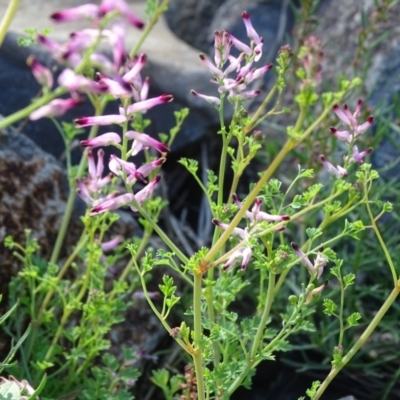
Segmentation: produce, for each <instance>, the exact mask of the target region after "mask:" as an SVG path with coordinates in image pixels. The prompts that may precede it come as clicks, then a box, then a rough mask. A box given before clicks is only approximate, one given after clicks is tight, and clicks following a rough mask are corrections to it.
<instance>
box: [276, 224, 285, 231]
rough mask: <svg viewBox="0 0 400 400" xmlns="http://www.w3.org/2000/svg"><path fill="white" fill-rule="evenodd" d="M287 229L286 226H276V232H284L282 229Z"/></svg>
mask: <svg viewBox="0 0 400 400" xmlns="http://www.w3.org/2000/svg"><path fill="white" fill-rule="evenodd" d="M285 229H286V227H285V226H283V225H282V226H278V227H277V228H275V232H282V231H284V230H285Z"/></svg>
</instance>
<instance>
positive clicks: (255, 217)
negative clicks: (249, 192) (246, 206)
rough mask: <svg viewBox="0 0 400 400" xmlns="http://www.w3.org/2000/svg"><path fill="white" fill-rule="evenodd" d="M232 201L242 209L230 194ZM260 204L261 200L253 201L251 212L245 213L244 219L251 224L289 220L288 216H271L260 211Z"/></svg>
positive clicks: (236, 199)
mask: <svg viewBox="0 0 400 400" xmlns="http://www.w3.org/2000/svg"><path fill="white" fill-rule="evenodd" d="M232 199H233V201H234V203H235V204H236V205H237V206H238V207H239V208H242V207H243V204H242V203H241V201H240V200H239V199H238V197H237V195H236V194H235V193H233V194H232ZM262 204H263V200H262V199H261V198H257V199H255V201H254V206H253V208H252V209H251V211H246V213H245V214H244V215H245V217H246V218H248V219H249V221H250V222H252V223H253V222H255V221H267V222H282V221H289V220H290V217H289V215H271V214H268V213H266V212H264V211H260V209H261V205H262Z"/></svg>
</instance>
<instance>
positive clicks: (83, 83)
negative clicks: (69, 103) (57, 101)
mask: <svg viewBox="0 0 400 400" xmlns="http://www.w3.org/2000/svg"><path fill="white" fill-rule="evenodd" d="M58 84H59V85H60V86H61V87H63V88H65V89H67V90H69V91H70V92H81V93H94V94H100V93H105V92H107V90H108V87H107V85H105V84H102V83H99V82H95V81H92V80H91V79H89V78H86V77H84V76H83V75H78V74H76V73H75V72H74V71H72V70H71V69H68V68H67V69H64V71H63V72H61V74H60V76H59V77H58Z"/></svg>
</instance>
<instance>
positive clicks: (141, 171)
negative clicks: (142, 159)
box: [137, 157, 166, 177]
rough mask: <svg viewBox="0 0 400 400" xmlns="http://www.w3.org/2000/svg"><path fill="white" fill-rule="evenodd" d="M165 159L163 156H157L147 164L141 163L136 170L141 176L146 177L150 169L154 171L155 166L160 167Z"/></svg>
mask: <svg viewBox="0 0 400 400" xmlns="http://www.w3.org/2000/svg"><path fill="white" fill-rule="evenodd" d="M165 161H166V159H165V158H164V157H161V158H157V160H154V161H151V162H149V163H147V164H143V165H141V166H140V167H139V168H138V170H137V172H138V173H139V174H140V175H141V176H143V177H147V176H149V175H150V173H151V172H152V171H154V170H155V169H156V168H158V167H161V165H163V164H164V163H165Z"/></svg>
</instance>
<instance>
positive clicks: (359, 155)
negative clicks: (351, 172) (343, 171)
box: [349, 146, 373, 164]
mask: <svg viewBox="0 0 400 400" xmlns="http://www.w3.org/2000/svg"><path fill="white" fill-rule="evenodd" d="M372 150H373V148H372V147H369V148H368V149H367V150H364V151H361V152H360V151H358V147H357V146H353V155H352V156H351V157H350V159H349V162H350V163H354V162H356V163H358V164H363V163H364V160H363V158H364V157H366V156H367V155H368V154H370V153H371V152H372Z"/></svg>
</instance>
